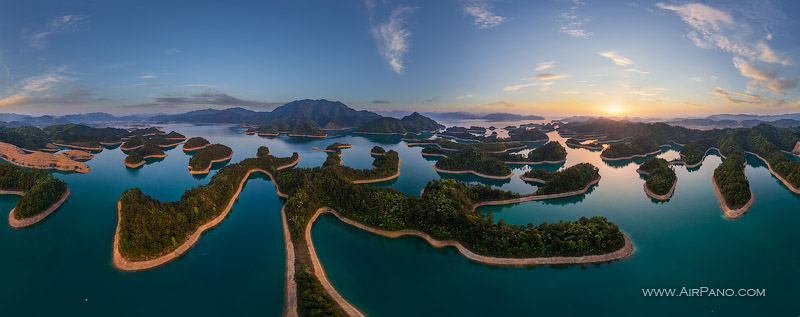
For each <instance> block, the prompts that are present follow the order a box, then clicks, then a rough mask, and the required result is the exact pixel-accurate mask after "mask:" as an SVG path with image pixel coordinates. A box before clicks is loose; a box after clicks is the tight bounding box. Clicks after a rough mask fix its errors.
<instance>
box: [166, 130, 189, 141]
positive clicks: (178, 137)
mask: <svg viewBox="0 0 800 317" xmlns="http://www.w3.org/2000/svg"><path fill="white" fill-rule="evenodd" d="M164 138H166V139H167V140H186V136H184V135H183V134H180V133H178V132H175V131H170V132H169V133H167V134H166V135H164Z"/></svg>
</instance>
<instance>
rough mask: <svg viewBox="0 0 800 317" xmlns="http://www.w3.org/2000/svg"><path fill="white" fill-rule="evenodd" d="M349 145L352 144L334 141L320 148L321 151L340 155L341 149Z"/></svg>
mask: <svg viewBox="0 0 800 317" xmlns="http://www.w3.org/2000/svg"><path fill="white" fill-rule="evenodd" d="M351 147H353V145H352V144H347V143H339V142H335V143H333V144H331V145H328V146H327V147H325V149H324V150H322V151H323V152H331V153H336V154H339V156H342V149H349V148H351Z"/></svg>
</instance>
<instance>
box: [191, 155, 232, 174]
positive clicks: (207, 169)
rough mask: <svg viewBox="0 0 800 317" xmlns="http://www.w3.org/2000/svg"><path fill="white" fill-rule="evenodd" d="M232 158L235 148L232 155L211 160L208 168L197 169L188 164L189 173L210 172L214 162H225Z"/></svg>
mask: <svg viewBox="0 0 800 317" xmlns="http://www.w3.org/2000/svg"><path fill="white" fill-rule="evenodd" d="M231 158H233V150H231V155H228V157H224V158H221V159H218V160H211V162H209V163H208V166H206V168H205V169H203V170H199V171H195V170H193V169H192V166H191V165H186V167H188V168H189V174H208V172H210V171H211V165H214V163H219V162H225V161H227V160H230V159H231Z"/></svg>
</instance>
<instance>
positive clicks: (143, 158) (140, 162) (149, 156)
mask: <svg viewBox="0 0 800 317" xmlns="http://www.w3.org/2000/svg"><path fill="white" fill-rule="evenodd" d="M165 157H167V154H159V155H148V156H145V157H142V160H141V161H139V163H136V164H131V163H128V162H126V161H122V163H125V166H127V167H129V168H137V167H139V166H142V165H144V164H145V163H147V162H145V160H146V159H149V158H165Z"/></svg>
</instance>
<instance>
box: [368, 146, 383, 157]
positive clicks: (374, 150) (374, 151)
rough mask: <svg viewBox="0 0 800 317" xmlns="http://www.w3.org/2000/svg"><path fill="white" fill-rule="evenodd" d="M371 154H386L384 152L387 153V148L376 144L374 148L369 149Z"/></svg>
mask: <svg viewBox="0 0 800 317" xmlns="http://www.w3.org/2000/svg"><path fill="white" fill-rule="evenodd" d="M369 154H370V155H384V154H386V150H384V149H383V148H382V147H380V146H377V145H376V146H373V147H372V150H370V151H369Z"/></svg>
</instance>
